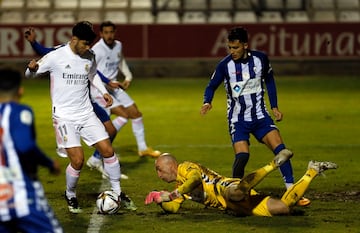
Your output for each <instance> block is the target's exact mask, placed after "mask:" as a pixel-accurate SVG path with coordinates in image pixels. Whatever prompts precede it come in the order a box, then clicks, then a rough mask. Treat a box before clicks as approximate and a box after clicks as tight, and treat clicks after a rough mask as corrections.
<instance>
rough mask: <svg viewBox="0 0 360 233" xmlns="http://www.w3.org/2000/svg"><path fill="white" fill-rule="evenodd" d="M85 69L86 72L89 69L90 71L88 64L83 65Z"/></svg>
mask: <svg viewBox="0 0 360 233" xmlns="http://www.w3.org/2000/svg"><path fill="white" fill-rule="evenodd" d="M85 70H86V72H89V71H90V67H89V64H86V65H85Z"/></svg>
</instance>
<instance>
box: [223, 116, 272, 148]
mask: <svg viewBox="0 0 360 233" xmlns="http://www.w3.org/2000/svg"><path fill="white" fill-rule="evenodd" d="M272 130H278V128H277V127H276V125H275V123H274V121H273V120H272V119H271V117H265V118H263V119H260V120H257V121H238V122H236V123H235V124H233V125H230V126H229V132H230V136H231V140H232V143H233V144H234V143H235V142H239V141H248V142H249V139H250V134H252V135H254V137H255V138H256V139H257V140H258V141H259V142H262V140H261V139H262V138H263V137H264V136H265V135H266V134H267V133H269V132H270V131H272Z"/></svg>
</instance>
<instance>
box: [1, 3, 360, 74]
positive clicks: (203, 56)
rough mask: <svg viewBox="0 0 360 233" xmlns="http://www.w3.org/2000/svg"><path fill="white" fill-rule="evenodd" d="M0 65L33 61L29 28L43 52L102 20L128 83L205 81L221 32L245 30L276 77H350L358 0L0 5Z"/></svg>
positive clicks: (358, 33)
mask: <svg viewBox="0 0 360 233" xmlns="http://www.w3.org/2000/svg"><path fill="white" fill-rule="evenodd" d="M0 2H1V3H0V4H1V9H0V63H2V64H4V63H5V64H11V65H14V66H15V67H18V68H22V69H23V68H24V67H25V66H26V63H27V62H28V61H29V59H31V58H33V57H34V53H33V52H32V49H31V47H30V46H29V44H28V43H27V42H26V40H25V39H24V37H23V34H24V31H25V30H26V29H27V28H28V27H29V26H34V27H35V28H36V29H37V30H36V31H37V34H38V41H40V42H41V43H44V44H45V45H47V46H53V45H56V44H59V43H63V42H66V41H67V40H68V39H69V36H70V35H71V27H72V25H73V24H74V23H75V22H77V21H79V20H89V21H91V22H93V23H94V25H95V27H98V26H99V24H100V23H101V22H102V21H103V20H112V21H113V22H115V23H116V24H117V26H118V31H117V33H118V36H117V38H118V39H119V40H121V41H122V42H123V44H124V53H125V56H126V57H127V59H128V62H129V65H130V68H131V69H132V71H133V72H134V75H135V77H197V76H199V77H206V76H209V75H210V74H211V72H212V71H213V69H214V66H215V65H216V63H217V62H218V60H219V58H221V57H223V56H224V55H225V54H226V31H227V30H228V29H229V28H231V27H234V26H244V27H246V28H247V29H248V30H249V34H250V47H251V48H253V49H258V50H262V51H265V52H266V53H268V55H269V56H270V59H271V60H272V64H273V66H274V68H275V71H276V73H277V74H284V75H287V74H290V75H293V74H297V75H308V74H323V75H334V74H337V75H340V74H358V73H359V71H360V66H359V65H358V61H359V55H360V3H359V0H2V1H0Z"/></svg>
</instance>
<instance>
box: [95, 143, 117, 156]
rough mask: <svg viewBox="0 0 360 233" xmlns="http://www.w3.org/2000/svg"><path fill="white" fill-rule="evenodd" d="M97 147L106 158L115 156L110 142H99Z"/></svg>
mask: <svg viewBox="0 0 360 233" xmlns="http://www.w3.org/2000/svg"><path fill="white" fill-rule="evenodd" d="M95 147H96V149H97V150H98V151H99V153H100V154H101V155H102V156H103V157H104V158H108V157H111V156H113V155H114V149H113V147H112V146H111V143H110V141H109V140H103V141H101V142H98V143H97V144H96V145H95Z"/></svg>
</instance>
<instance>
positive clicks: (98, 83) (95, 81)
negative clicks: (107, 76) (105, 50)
mask: <svg viewBox="0 0 360 233" xmlns="http://www.w3.org/2000/svg"><path fill="white" fill-rule="evenodd" d="M89 80H90V82H91V83H92V85H93V86H94V87H95V88H96V89H98V90H99V91H100V92H101V94H102V95H104V94H105V93H108V91H107V90H106V88H105V86H104V84H103V82H102V80H101V78H100V76H99V75H98V74H97V72H96V61H95V60H94V63H93V65H92V66H91V69H90V72H89Z"/></svg>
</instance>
